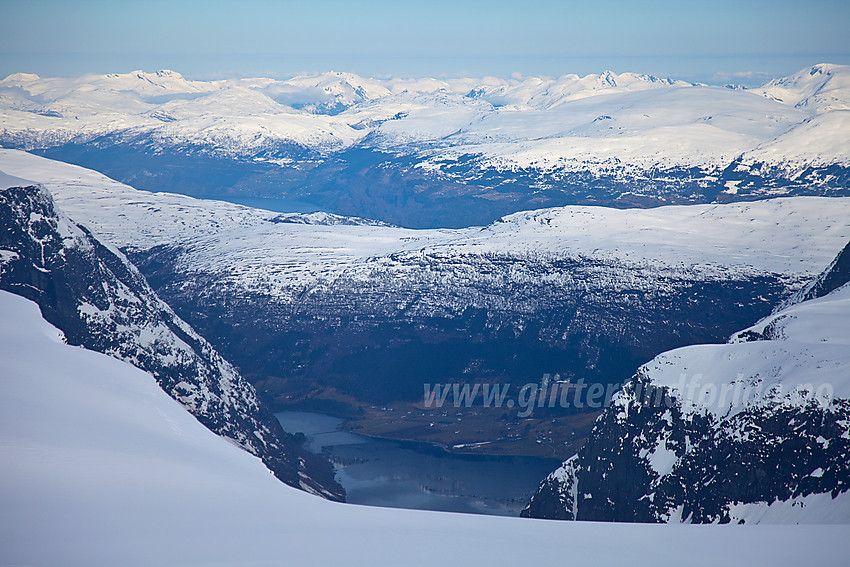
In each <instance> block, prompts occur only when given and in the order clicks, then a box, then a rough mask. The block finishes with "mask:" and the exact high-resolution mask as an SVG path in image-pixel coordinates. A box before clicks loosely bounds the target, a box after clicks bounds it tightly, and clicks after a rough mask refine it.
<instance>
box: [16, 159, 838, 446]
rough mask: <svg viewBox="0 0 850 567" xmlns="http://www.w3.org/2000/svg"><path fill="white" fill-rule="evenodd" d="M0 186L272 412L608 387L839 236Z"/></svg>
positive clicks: (780, 283)
mask: <svg viewBox="0 0 850 567" xmlns="http://www.w3.org/2000/svg"><path fill="white" fill-rule="evenodd" d="M0 171H5V172H6V173H8V174H11V175H15V176H18V177H23V178H25V179H31V180H33V181H36V180H37V181H39V182H41V183H43V184H44V185H45V187H47V189H48V190H50V191H51V192H52V193H53V194H54V196H55V198H56V200H57V203H58V204H59V205H60V206H61V207H62V208H63V209H64V210H66V211H68V213H69V214H70V215H72V216H73V217H74V218H76V219H79V220H80V221H81V222H84V223H86V224H87V225H88V226H91V227H92V229H93V230H94V231H95V232H96V233H97V234H99V235H102V237H103V238H104V239H105V240H107V241H110V242H113V243H114V244H115V245H116V246H118V247H119V248H121V249H122V250H123V251H125V252H126V253H127V254H129V255H130V257H131V258H132V259H133V260H134V261H135V262H136V263H137V265H138V266H139V267H140V269H141V270H142V272H143V273H144V274H145V275H146V276H147V277H148V278H149V280H150V281H151V283H152V285H153V287H154V288H155V289H156V290H157V292H158V293H159V294H160V295H161V296H162V297H163V298H164V299H165V300H166V301H168V302H169V304H170V305H172V306H173V307H174V308H175V309H176V310H177V312H178V313H179V314H180V315H181V316H183V317H184V318H186V319H187V320H188V321H189V322H190V323H191V324H192V325H193V326H194V327H195V328H196V329H198V330H199V332H200V333H202V334H203V335H204V336H205V337H207V338H208V339H209V340H210V341H212V342H213V344H215V345H216V347H217V348H218V349H219V350H220V351H221V352H222V353H223V354H224V355H225V356H226V357H227V358H229V359H230V360H232V361H234V363H235V364H237V366H239V367H240V368H241V369H242V370H243V371H244V372H245V373H246V374H247V375H248V376H249V377H250V378H251V379H252V380H254V381H255V382H260V381H262V382H263V383H264V391H265V395H267V396H269V400H270V401H273V402H277V401H280V402H283V401H284V400H285V399H288V397H289V396H291V395H293V394H294V392H297V391H301V390H303V389H311V388H314V391H333V390H335V389H336V390H337V391H340V392H341V393H342V394H344V395H346V396H353V397H354V398H355V399H356V400H359V401H360V402H361V403H385V402H387V401H391V400H394V399H405V400H417V399H419V398H420V397H421V395H422V384H423V383H424V382H429V383H435V382H437V383H446V382H453V381H458V380H461V381H469V380H484V379H499V380H501V381H516V382H518V383H524V382H527V381H529V380H532V381H536V380H539V379H540V376H542V375H543V373H546V372H550V373H554V372H561V373H562V374H567V375H573V376H575V377H577V378H578V377H586V378H587V379H588V380H592V381H596V380H605V381H608V382H610V383H611V384H615V383H622V382H623V381H625V380H626V379H628V377H629V376H631V374H632V373H633V372H634V370H635V369H636V368H637V367H638V366H639V365H640V364H641V363H643V362H646V361H647V360H649V359H651V358H652V357H653V356H655V355H656V354H658V353H660V352H663V351H664V350H668V349H670V348H675V347H678V346H683V345H686V344H694V343H699V342H707V341H722V340H724V339H725V337H728V336H729V334H731V333H732V332H734V331H736V330H737V329H741V328H743V327H746V326H747V325H750V324H752V322H753V321H755V320H757V319H759V318H761V317H763V316H765V315H767V314H768V313H769V312H770V310H771V309H772V307H773V306H774V305H775V304H777V303H778V302H780V301H782V300H783V299H786V298H787V297H789V296H790V295H791V294H792V293H794V292H795V291H797V290H799V289H801V288H802V287H803V286H804V285H805V284H806V283H808V282H809V281H810V280H811V279H812V278H814V277H815V276H816V275H817V273H819V271H820V270H821V269H822V267H823V266H824V265H826V264H827V263H828V262H829V261H830V259H831V258H832V257H834V255H835V253H836V252H837V251H838V250H839V249H840V248H841V246H843V245H844V244H845V243H846V242H847V240H848V239H850V224H848V222H847V219H848V218H850V199H847V198H832V199H825V198H811V197H795V198H787V199H774V200H767V201H759V202H755V203H735V204H726V205H697V206H676V207H662V208H656V209H649V210H641V209H630V210H617V209H611V208H605V207H582V206H570V207H562V208H554V209H545V210H540V211H534V212H523V213H517V214H514V215H510V216H507V217H505V218H503V219H501V220H500V221H499V222H496V223H493V224H491V225H488V226H485V227H472V228H466V229H454V230H448V229H442V230H411V229H404V228H398V227H393V226H387V225H382V224H381V223H375V222H371V221H364V220H362V219H352V218H345V217H339V216H334V215H328V214H325V213H316V214H306V215H298V214H277V213H272V212H268V211H261V210H256V209H249V208H247V207H242V206H239V205H233V204H229V203H223V202H216V201H209V200H198V199H192V198H189V197H185V196H180V195H173V194H162V193H156V194H155V193H149V192H144V191H137V190H135V189H132V188H130V187H128V186H126V185H123V184H120V183H117V182H115V181H113V180H110V179H108V178H106V177H104V176H103V175H101V174H98V173H95V172H92V171H88V170H85V169H82V168H79V167H75V166H70V165H67V164H62V163H58V162H55V161H50V160H46V159H44V158H40V157H37V156H33V155H30V154H26V153H23V152H19V151H14V150H4V151H0ZM411 361H415V364H414V363H411ZM470 441H481V439H478V440H470Z"/></svg>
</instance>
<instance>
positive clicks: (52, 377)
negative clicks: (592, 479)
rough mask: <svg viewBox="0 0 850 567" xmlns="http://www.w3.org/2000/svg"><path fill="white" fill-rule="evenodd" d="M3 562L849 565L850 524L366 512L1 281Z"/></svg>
mask: <svg viewBox="0 0 850 567" xmlns="http://www.w3.org/2000/svg"><path fill="white" fill-rule="evenodd" d="M0 312H2V313H3V317H0V369H1V370H0V386H2V390H3V395H2V396H0V448H2V453H3V458H2V459H0V508H2V510H3V512H2V514H0V563H2V564H4V565H29V566H34V567H35V566H50V565H66V566H69V567H73V566H77V565H79V566H87V567H88V566H91V565H118V564H120V565H127V566H133V565H140V566H141V565H154V564H155V565H172V566H183V565H185V566H190V565H204V566H211V565H221V566H225V565H258V566H259V565H380V564H401V565H411V566H412V565H434V564H435V563H440V564H443V565H470V564H487V565H516V564H519V563H525V562H533V563H544V562H551V561H553V560H556V559H557V558H561V557H564V556H569V557H570V558H571V559H572V560H574V561H577V562H586V563H592V564H594V565H612V566H613V565H622V564H624V563H628V564H629V565H635V566H642V565H647V566H650V565H651V566H656V565H658V564H659V563H661V564H673V563H679V564H681V563H683V562H686V563H688V564H689V565H706V566H708V565H740V566H750V565H758V564H769V565H794V566H796V565H803V564H818V565H836V566H837V565H842V564H843V563H844V561H845V560H846V557H847V556H848V554H850V538H848V537H847V536H848V528H847V526H836V525H832V526H830V525H817V526H814V525H812V526H776V525H774V526H764V525H760V526H684V525H682V526H652V525H637V524H632V525H628V524H603V523H592V522H588V523H584V522H546V521H536V520H522V519H511V518H498V517H487V516H474V515H460V514H447V513H434V512H417V511H405V510H391V509H381V508H364V507H359V506H351V505H344V504H336V503H333V502H328V501H326V500H322V499H320V498H317V497H314V496H311V495H309V494H306V493H304V492H300V491H297V490H295V489H292V488H290V487H288V486H285V485H283V484H281V483H280V482H278V481H277V480H275V478H274V477H273V476H272V475H271V474H270V473H269V471H268V470H267V469H266V468H265V467H264V466H263V464H262V463H261V462H260V461H259V460H258V459H256V458H254V457H252V456H251V455H249V454H247V453H245V452H244V451H241V450H239V449H238V448H236V447H235V446H233V445H232V444H230V443H228V442H227V441H226V440H224V439H222V438H220V437H217V436H215V435H213V434H212V433H211V432H210V431H209V430H207V429H205V428H204V427H202V426H201V425H200V424H199V423H198V422H197V421H196V420H195V419H194V418H193V417H192V416H191V415H189V414H188V413H187V412H186V411H185V410H184V409H183V408H182V407H181V406H180V405H179V404H177V403H176V402H175V401H174V400H172V399H171V398H169V397H168V396H166V395H165V394H164V393H163V392H162V390H161V389H160V388H159V387H158V385H157V383H156V382H155V380H154V379H153V377H152V376H151V375H150V374H147V373H145V372H142V371H141V370H138V369H136V368H134V367H132V366H130V365H129V364H127V363H124V362H120V361H118V360H115V359H114V358H111V357H107V356H104V355H101V354H98V353H94V352H91V351H88V350H84V349H82V348H78V347H72V346H69V345H67V344H65V343H64V342H63V340H62V334H61V333H60V332H59V331H58V330H57V329H56V328H55V327H53V326H51V325H49V324H48V323H47V322H45V321H44V320H43V319H42V318H41V316H40V314H39V310H38V306H37V305H35V304H34V303H31V302H29V301H27V300H26V299H23V298H22V297H19V296H16V295H12V294H10V293H7V292H0Z"/></svg>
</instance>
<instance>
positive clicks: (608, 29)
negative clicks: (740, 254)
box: [0, 0, 850, 84]
mask: <svg viewBox="0 0 850 567" xmlns="http://www.w3.org/2000/svg"><path fill="white" fill-rule="evenodd" d="M0 6H2V12H0V16H2V17H0V75H2V76H5V75H6V74H8V73H12V72H19V71H25V72H34V73H39V74H42V75H62V76H68V75H78V74H82V73H86V72H94V73H106V72H126V71H131V70H134V69H146V70H151V71H152V70H157V69H163V68H167V69H174V70H176V71H179V72H181V73H183V74H184V75H186V76H189V77H198V78H210V77H215V76H234V75H236V76H238V75H242V76H256V75H271V76H276V77H285V76H290V75H293V74H296V73H298V72H303V71H323V70H330V69H333V70H337V71H353V72H356V73H359V74H361V75H367V76H368V75H371V76H383V75H388V74H393V75H403V76H426V75H428V76H458V75H471V76H481V75H485V74H490V75H497V76H507V75H510V74H512V73H521V74H542V75H561V74H564V73H578V74H582V75H583V74H587V73H592V72H601V71H604V70H606V69H611V70H613V71H616V72H623V71H636V72H643V73H652V74H657V75H662V76H672V77H676V78H683V79H689V80H702V81H706V82H713V83H725V82H738V83H746V84H753V83H759V82H762V80H763V79H765V78H768V77H772V76H778V75H785V74H789V73H792V72H795V71H797V70H799V69H801V68H803V67H806V66H809V65H812V64H814V63H820V62H830V63H843V64H850V32H848V30H850V0H809V1H800V0H798V1H793V2H792V1H786V0H774V1H772V2H769V1H761V0H751V1H747V0H738V1H725V0H719V1H707V0H706V1H702V2H688V1H669V0H649V1H643V2H641V1H632V2H624V1H614V0H596V1H587V2H569V1H560V2H559V1H544V0H524V1H515V2H502V1H498V0H491V1H489V2H482V1H468V2H464V1H461V0H454V1H443V0H430V1H420V2H402V1H384V0H372V1H363V2H342V1H339V0H314V1H313V2H273V1H262V0H248V1H244V2H221V1H214V0H207V1H185V2H181V1H177V0H170V1H164V0H153V1H147V2H144V1H139V2H122V1H116V0H112V1H96V0H89V1H76V2H75V1H69V0H63V1H57V0H32V1H24V0H0Z"/></svg>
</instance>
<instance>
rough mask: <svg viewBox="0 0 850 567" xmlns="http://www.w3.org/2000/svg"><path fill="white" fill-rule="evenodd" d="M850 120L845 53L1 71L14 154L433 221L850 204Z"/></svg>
mask: <svg viewBox="0 0 850 567" xmlns="http://www.w3.org/2000/svg"><path fill="white" fill-rule="evenodd" d="M848 116H850V69H848V68H847V67H846V66H839V65H830V64H819V65H815V66H813V67H811V68H807V69H804V70H802V71H800V72H799V73H796V74H794V75H792V76H790V77H785V78H782V79H777V80H774V81H771V82H770V83H767V84H765V85H763V86H762V87H759V88H754V89H741V88H725V87H714V86H707V85H703V84H691V83H686V82H683V81H676V80H671V79H663V78H658V77H653V76H648V75H640V74H634V73H623V74H615V73H612V72H605V73H602V74H598V75H588V76H586V77H578V76H576V75H564V76H561V77H557V78H540V77H525V78H519V79H510V80H501V79H495V78H482V79H470V78H462V79H446V80H436V79H418V80H413V79H380V80H376V79H367V78H362V77H359V76H357V75H353V74H351V73H335V72H329V73H323V74H317V75H305V76H298V77H294V78H292V79H289V80H272V79H238V80H235V79H234V80H220V81H192V80H187V79H185V78H184V77H182V76H181V75H180V74H178V73H175V72H173V71H160V72H156V73H147V72H143V71H137V72H133V73H127V74H117V75H87V76H84V77H79V78H72V79H68V78H42V77H38V76H36V75H30V74H24V73H19V74H14V75H10V76H8V77H6V78H5V79H3V80H2V81H0V144H2V145H3V146H4V147H13V148H19V149H25V150H32V151H37V152H39V153H42V154H43V155H47V156H48V157H55V158H58V159H62V160H64V161H71V162H74V163H78V164H81V165H85V166H87V167H93V168H95V169H98V170H99V171H104V172H106V173H108V174H109V175H110V176H111V177H113V178H115V179H118V180H121V181H125V182H128V183H130V184H132V185H134V186H136V187H139V188H142V189H150V190H167V191H173V192H179V193H186V194H196V195H227V194H231V195H234V194H241V195H249V196H264V197H285V198H289V199H300V200H304V201H308V202H312V203H316V204H318V205H321V206H322V207H325V208H329V209H330V210H333V211H335V212H339V213H341V214H346V215H359V216H368V217H370V218H378V219H381V220H386V221H389V222H393V223H396V224H402V225H404V226H418V227H427V226H432V227H433V226H464V225H465V226H468V225H469V224H475V223H485V222H489V221H492V220H493V219H495V218H498V217H500V216H502V215H504V214H508V213H511V212H516V211H519V210H523V209H531V208H540V207H543V206H552V205H563V204H605V205H612V206H616V207H621V208H622V207H630V206H653V205H659V204H676V203H698V202H702V203H707V202H728V201H737V200H752V199H756V198H765V197H775V196H783V195H798V194H803V195H826V196H835V195H845V196H846V195H847V194H848V191H850V186H848V184H850V175H848V167H850V141H848V137H847V135H846V132H847V131H848V126H849V125H850V118H848ZM341 187H346V191H341V190H340V188H341ZM459 204H463V206H462V207H458V206H457V205H459Z"/></svg>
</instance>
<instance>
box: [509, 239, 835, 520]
mask: <svg viewBox="0 0 850 567" xmlns="http://www.w3.org/2000/svg"><path fill="white" fill-rule="evenodd" d="M848 282H850V243H848V245H847V246H846V247H845V248H844V250H843V251H842V252H841V253H840V254H839V255H838V256H837V257H836V259H835V261H834V262H833V263H832V264H831V265H830V266H829V268H828V269H827V270H826V271H825V272H824V274H823V275H822V276H821V277H819V278H818V279H817V280H816V281H814V282H813V283H812V284H811V285H809V286H808V287H807V288H805V289H804V290H801V292H800V293H799V294H798V295H797V296H796V297H795V298H793V299H792V300H791V301H789V302H788V303H787V304H786V305H784V306H783V307H782V308H780V309H778V310H777V311H776V312H774V313H772V314H771V315H770V316H769V317H766V318H765V319H762V320H761V321H759V322H758V323H757V324H756V325H754V326H752V327H750V328H748V329H745V330H743V331H740V332H738V333H736V334H735V335H733V336H732V338H731V339H730V340H729V342H728V343H727V344H721V345H696V346H689V347H685V348H681V349H678V350H673V351H670V352H666V353H663V354H661V355H659V356H657V357H656V358H655V359H653V360H652V361H651V362H649V363H647V364H646V365H644V366H642V367H641V368H640V369H639V370H638V372H637V374H636V375H635V377H634V378H633V379H632V381H631V382H630V383H629V384H628V385H627V386H626V387H625V388H624V389H623V390H622V391H621V392H620V393H618V394H616V395H615V397H614V399H613V401H612V404H611V406H610V407H609V408H608V409H606V410H605V412H604V413H603V414H602V415H601V416H600V418H599V419H598V420H597V422H596V424H595V426H594V429H593V431H592V432H591V434H590V437H589V439H588V441H587V443H586V445H585V446H584V447H583V448H582V449H581V450H580V451H579V452H578V453H577V454H576V455H575V456H573V457H572V458H570V459H569V460H567V461H566V462H565V463H564V464H563V465H562V466H561V468H559V469H558V470H557V471H555V472H554V473H552V474H551V475H550V476H549V477H548V478H546V480H544V481H543V483H542V484H541V486H540V489H539V491H538V493H537V494H536V495H535V497H534V498H533V500H532V502H531V503H530V504H529V506H528V507H527V508H526V509H525V510H524V511H523V514H524V515H527V516H531V517H539V518H559V519H569V520H618V521H639V522H640V521H643V522H694V523H707V522H736V523H744V522H747V523H758V522H768V523H771V522H777V523H831V522H836V523H847V522H850V492H848V491H850V348H848V346H850V325H849V324H848V321H850V283H848Z"/></svg>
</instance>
